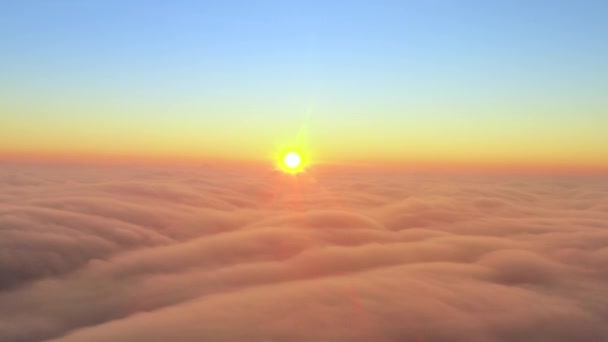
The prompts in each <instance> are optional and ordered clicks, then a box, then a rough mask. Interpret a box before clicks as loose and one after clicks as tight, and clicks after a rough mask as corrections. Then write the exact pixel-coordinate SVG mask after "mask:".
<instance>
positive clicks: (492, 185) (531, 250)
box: [0, 165, 608, 342]
mask: <svg viewBox="0 0 608 342" xmlns="http://www.w3.org/2000/svg"><path fill="white" fill-rule="evenodd" d="M607 293H608V179H607V178H602V177H591V176H586V177H585V176H577V177H574V176H572V177H566V176H560V177H536V176H522V175H520V176H498V175H493V176H487V175H485V176H480V175H477V176H473V175H469V176H464V175H459V176H457V175H451V176H447V175H420V174H396V173H379V172H376V173H374V172H361V171H360V172H355V171H352V172H345V171H344V170H317V171H316V172H310V173H309V174H307V175H300V176H299V177H297V178H295V177H292V176H287V175H282V174H278V173H275V172H265V171H260V170H253V169H236V168H218V167H203V168H199V169H184V168H182V169H163V168H152V167H147V168H143V167H139V168H136V167H104V168H92V167H50V166H36V167H34V166H14V165H3V167H2V168H0V340H2V341H24V342H29V341H41V340H54V341H66V342H67V341H319V340H323V341H454V340H462V341H465V340H466V341H521V340H546V341H581V340H589V341H599V340H606V339H608V296H606V294H607Z"/></svg>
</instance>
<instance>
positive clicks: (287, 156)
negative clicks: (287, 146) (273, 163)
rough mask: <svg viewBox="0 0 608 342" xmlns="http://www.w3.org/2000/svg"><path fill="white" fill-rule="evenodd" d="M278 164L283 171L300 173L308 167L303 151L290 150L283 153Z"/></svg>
mask: <svg viewBox="0 0 608 342" xmlns="http://www.w3.org/2000/svg"><path fill="white" fill-rule="evenodd" d="M278 164H279V165H278V166H279V168H280V169H281V170H282V171H283V172H287V173H299V172H302V171H304V169H305V167H306V158H305V157H304V154H303V153H302V152H301V151H295V150H289V151H285V152H284V153H282V154H281V156H280V157H279V160H278Z"/></svg>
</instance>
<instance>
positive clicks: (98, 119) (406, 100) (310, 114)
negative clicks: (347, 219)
mask: <svg viewBox="0 0 608 342" xmlns="http://www.w3.org/2000/svg"><path fill="white" fill-rule="evenodd" d="M607 15H608V4H607V3H606V2H605V1H540V0H537V1H447V0H446V1H435V0H432V1H207V2H206V1H185V0H181V1H170V2H168V1H162V2H161V1H141V0H139V1H138V0H127V1H112V0H109V1H107V0H106V1H86V2H85V1H61V0H58V1H52V2H49V1H3V4H2V12H1V13H0V41H1V42H2V44H1V45H0V56H1V57H0V60H1V63H0V74H1V75H2V77H0V158H1V159H28V160H30V159H32V160H36V159H44V160H62V159H66V158H67V159H70V158H71V159H74V160H83V161H84V160H88V161H94V160H120V159H127V160H135V159H153V160H216V159H221V160H237V161H238V160H246V161H267V160H269V159H272V155H273V153H274V150H275V149H276V147H277V146H281V145H282V144H288V143H289V142H290V141H292V140H293V139H296V136H298V134H300V133H301V132H303V131H304V132H305V134H306V137H307V139H306V143H307V145H309V146H308V148H309V151H310V152H309V153H310V154H311V156H310V159H311V160H316V161H318V162H319V163H322V162H324V163H371V164H374V165H379V164H387V165H388V164H390V165H400V164H403V165H411V164H429V165H431V164H432V165H443V166H446V165H447V166H457V165H461V166H462V165H468V166H484V165H485V166H488V165H495V166H496V165H497V166H499V167H507V168H509V167H511V168H516V167H558V168H565V169H580V168H592V169H608V134H606V133H605V131H606V127H608V97H607V96H605V94H607V93H608V63H606V61H607V60H608V40H606V37H607V36H608V21H607V20H606V16H607Z"/></svg>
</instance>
